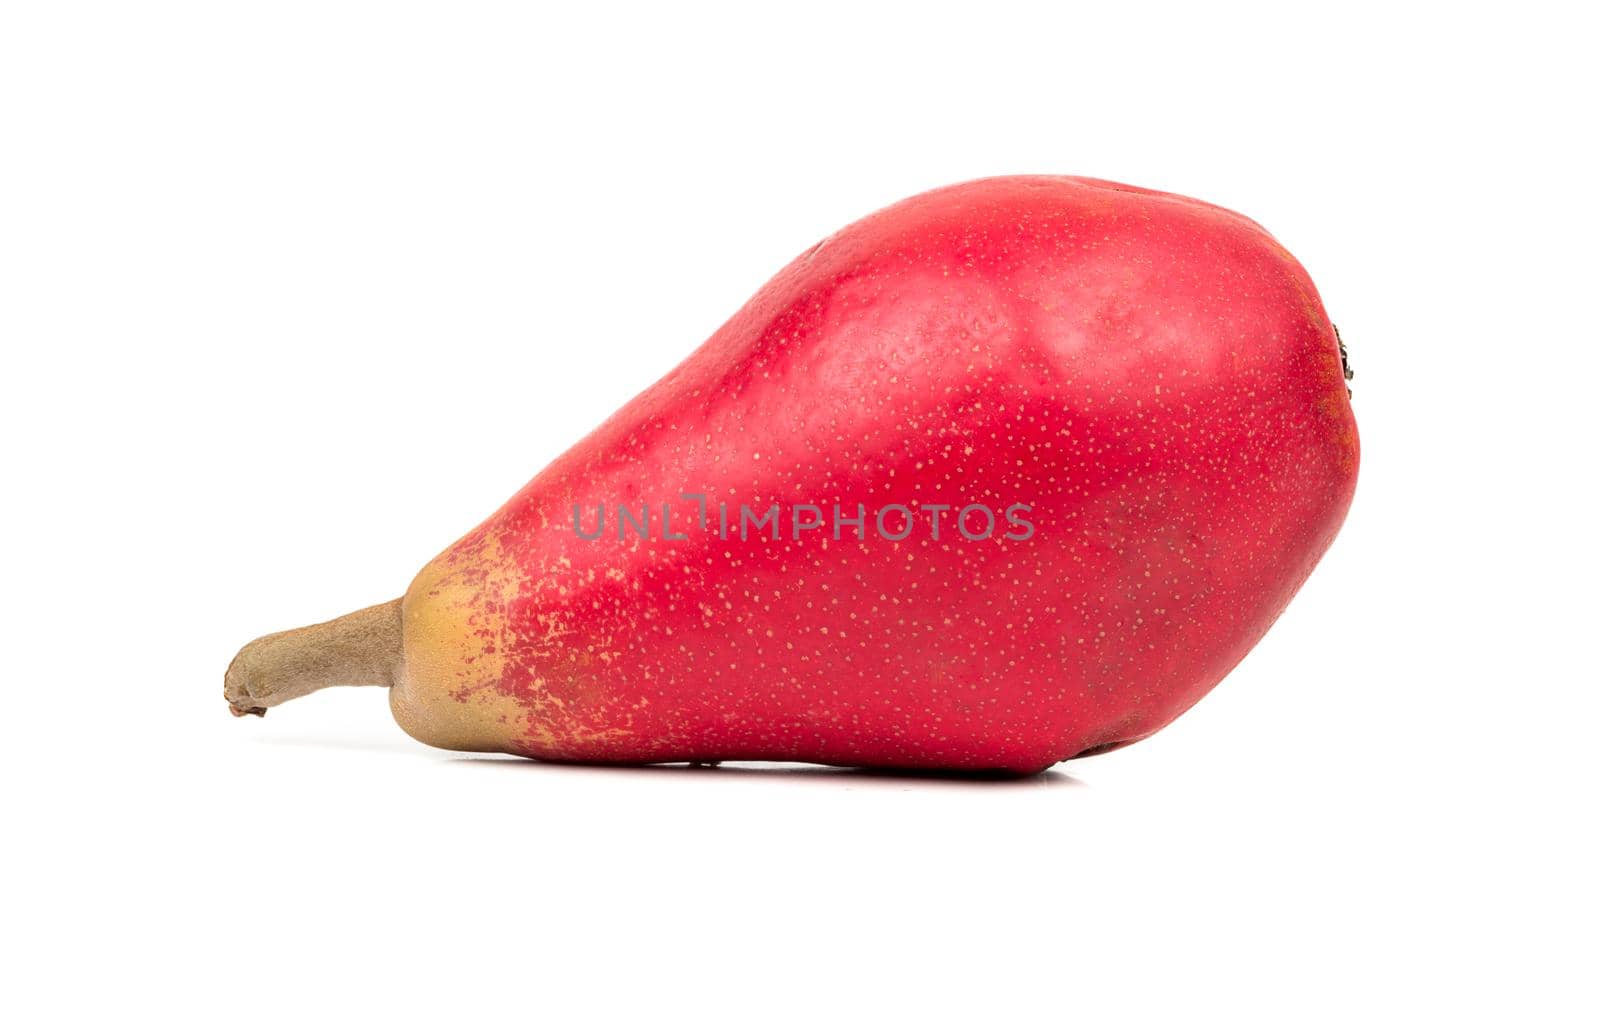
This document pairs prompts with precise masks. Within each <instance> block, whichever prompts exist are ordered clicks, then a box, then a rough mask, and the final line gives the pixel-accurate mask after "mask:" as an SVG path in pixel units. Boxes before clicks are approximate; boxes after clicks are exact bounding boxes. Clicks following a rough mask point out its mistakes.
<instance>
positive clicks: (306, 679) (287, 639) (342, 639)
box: [222, 600, 400, 715]
mask: <svg viewBox="0 0 1600 1035" xmlns="http://www.w3.org/2000/svg"><path fill="white" fill-rule="evenodd" d="M399 667H400V601H399V600H391V601H389V602H388V603H387V604H378V605H376V606H375V607H368V608H364V609H362V610H360V611H356V612H354V613H353V614H348V615H345V616H344V617H343V618H335V619H334V620H333V621H331V622H323V623H322V624H320V625H308V626H306V627H305V628H303V629H290V630H289V631H287V632H280V633H273V634H272V635H270V636H263V637H261V638H260V639H258V640H252V641H250V642H249V643H247V644H245V646H244V649H243V650H241V651H239V653H238V654H237V655H236V656H235V657H234V659H233V664H231V665H229V666H228V672H227V674H226V675H224V676H223V677H222V686H223V691H222V694H223V696H224V697H225V698H227V700H228V708H229V710H230V711H232V712H233V714H235V715H265V714H267V709H268V708H269V707H272V706H274V705H279V704H282V703H284V702H285V701H292V700H294V699H295V698H296V697H304V696H305V695H306V694H309V693H311V692H312V691H313V690H321V689H322V688H323V687H327V686H393V685H394V680H395V674H396V672H397V671H398V670H399Z"/></svg>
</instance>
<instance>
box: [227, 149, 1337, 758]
mask: <svg viewBox="0 0 1600 1035" xmlns="http://www.w3.org/2000/svg"><path fill="white" fill-rule="evenodd" d="M530 373H531V371H530ZM1346 376H1347V371H1346V368H1345V367H1344V364H1343V362H1342V351H1341V346H1340V344H1339V342H1338V339H1337V335H1336V333H1335V331H1334V328H1333V326H1332V324H1330V323H1329V321H1328V316H1327V314H1326V313H1325V312H1324V310H1323V307H1322V302H1321V300H1320V299H1319V297H1318V295H1317V291H1316V289H1315V288H1314V287H1313V286H1312V283H1311V280H1310V278H1309V277H1308V276H1307V275H1306V273H1305V271H1304V270H1303V269H1302V268H1301V267H1300V265H1299V264H1298V263H1297V262H1296V261H1295V260H1294V258H1293V257H1292V256H1290V255H1289V253H1288V252H1287V251H1285V250H1284V249H1283V247H1282V246H1280V245H1279V244H1278V243H1277V242H1276V241H1275V240H1273V239H1272V237H1270V236H1269V235H1268V234H1267V233H1266V231H1264V230H1263V229H1262V228H1261V227H1259V226H1257V225H1256V224H1255V223H1253V222H1251V221H1250V220H1248V219H1245V218H1244V217H1242V216H1239V215H1236V214H1235V213H1233V212H1230V211H1227V210H1225V209H1221V208H1217V207H1215V206H1212V205H1207V204H1204V203H1202V202H1198V201H1193V200H1191V199H1188V198H1183V197H1178V196H1176V195H1172V194H1163V193H1159V192H1155V191H1148V190H1141V189H1138V188H1134V187H1127V186H1122V185H1119V184H1113V183H1107V182H1103V181H1099V180H1088V179H1077V178H1071V177H1057V176H1018V177H1005V178H998V179H989V180H981V181H977V182H973V183H965V184H960V185H957V186H953V187H947V188H944V189H942V190H936V191H932V192H930V193H927V194H922V195H919V196H917V197H914V198H911V199H909V200H906V201H903V202H900V203H899V204H897V205H894V206H892V207H890V208H887V209H884V210H882V211H880V212H878V213H876V214H874V215H871V216H868V217H867V218H865V219H863V220H861V221H860V222H857V223H855V224H852V225H851V226H849V227H846V228H845V229H843V230H841V231H839V232H838V233H836V234H834V235H833V236H832V237H829V238H828V239H826V240H825V241H823V242H821V243H820V244H818V245H816V246H815V247H813V248H811V249H809V250H808V251H807V252H806V253H805V254H803V255H801V256H800V257H799V258H797V259H795V260H794V261H793V262H792V263H790V264H789V265H788V266H787V267H786V268H784V269H783V270H782V271H781V272H779V273H778V275H777V276H775V277H774V278H773V279H772V280H771V281H769V282H768V283H767V284H766V286H765V287H763V288H762V289H761V290H760V291H759V292H757V293H756V295H755V297H754V298H752V299H751V300H750V301H749V302H748V303H747V304H746V305H745V306H744V308H742V309H741V310H740V311H739V312H738V313H736V314H734V316H733V318H732V319H731V320H729V321H728V322H727V323H726V324H725V325H724V326H723V327H722V328H721V329H720V330H718V331H717V332H716V333H715V334H713V335H712V336H711V338H710V340H708V341H707V342H706V343H705V344H704V345H702V346H701V347H700V348H699V349H698V350H697V351H695V352H694V353H693V354H692V355H690V356H689V358H688V359H686V360H685V361H684V362H683V363H682V364H680V365H679V366H678V367H677V368H676V369H674V370H673V371H671V372H670V373H669V374H667V375H666V376H665V377H663V378H662V379H661V380H660V381H659V382H657V383H656V384H655V385H654V386H653V387H651V388H650V389H648V390H647V391H645V392H644V393H643V394H641V395H640V396H638V397H637V398H636V399H634V400H633V401H632V402H630V403H628V404H627V405H626V406H624V407H623V408H622V409H621V410H620V411H618V412H617V413H616V414H614V415H613V416H612V417H611V418H610V419H609V420H607V421H606V422H605V423H604V424H602V425H601V426H600V427H599V428H598V429H596V430H595V431H593V432H592V433H590V434H589V435H588V436H587V437H585V438H583V439H582V440H581V441H579V442H578V443H577V444H576V445H575V446H573V447H572V448H571V449H569V450H568V451H567V452H566V453H565V454H564V455H562V456H561V457H560V458H559V459H557V460H556V461H555V462H554V463H552V464H551V465H550V466H549V467H547V468H545V469H544V470H543V471H542V472H540V473H539V474H538V475H537V476H536V477H535V478H534V479H533V481H531V482H529V483H528V484H527V486H525V487H524V488H523V489H522V491H520V492H519V493H517V494H516V496H514V497H513V498H512V499H511V500H510V501H509V502H508V503H506V504H505V506H503V507H502V508H501V509H500V510H499V511H498V512H496V513H495V514H494V515H492V516H491V517H490V518H489V519H488V520H487V521H485V522H484V523H483V524H482V525H480V526H478V527H477V528H476V529H474V530H473V531H471V532H470V533H468V534H467V535H466V536H465V537H464V538H462V539H461V540H460V541H459V542H457V543H456V544H455V545H453V546H451V547H450V548H449V549H447V550H446V551H445V552H444V553H443V554H441V555H440V556H439V557H438V558H437V559H435V560H434V561H433V562H432V563H430V564H429V565H428V566H427V567H426V568H424V569H423V570H422V572H421V573H420V574H419V575H418V576H417V578H416V579H415V581H413V582H412V584H411V587H410V589H409V590H408V591H407V593H406V595H405V596H404V597H403V598H402V599H400V600H397V601H394V602H391V603H389V604H384V605H379V606H378V607H375V608H369V609H368V610H366V611H362V612H358V613H356V614H354V615H350V616H347V617H346V618H343V619H339V620H336V621H334V622H330V623H326V624H324V625H321V626H313V627H310V628H308V629H302V630H295V631H292V632H288V633H279V634H277V635H275V636H269V637H265V638H263V639H261V640H257V641H255V642H254V643H252V644H250V645H249V646H247V647H246V648H245V649H244V650H243V651H241V652H240V654H239V656H238V657H237V658H236V659H235V661H234V663H233V666H232V667H231V668H230V669H229V671H228V675H227V677H226V681H225V684H226V694H227V697H228V700H229V702H230V704H231V705H232V706H233V708H234V711H235V712H236V713H237V714H244V713H256V714H260V713H262V712H263V711H264V710H265V708H266V707H268V706H272V705H276V704H278V703H281V702H282V701H285V700H288V699H290V698H293V697H296V696H300V695H301V694H304V693H307V692H309V691H310V690H313V689H316V688H317V687H320V686H326V685H333V684H343V683H360V684H377V685H389V686H391V687H392V690H391V692H390V702H391V704H392V706H393V710H394V714H395V716H396V718H397V719H398V720H399V722H400V724H401V725H402V726H403V727H404V728H405V729H406V731H407V732H409V733H410V734H412V735H413V736H415V737H417V738H418V739H420V740H423V741H425V742H427V743H429V744H434V745H437V746H439V747H444V748H453V749H458V750H468V751H503V752H510V753H513V754H519V755H527V756H531V757H534V758H543V759H560V760H567V761H589V762H624V763H637V762H668V761H707V762H709V761H719V760H731V759H767V760H793V761H810V762H823V763H830V764H835V765H852V766H898V767H917V768H949V769H997V770H1009V771H1014V772H1034V771H1037V770H1040V769H1043V768H1045V767H1047V766H1049V765H1051V764H1053V763H1055V762H1057V761H1060V760H1062V759H1067V758H1072V757H1074V756H1078V755H1083V754H1088V753H1092V752H1097V751H1105V750H1108V749H1111V748H1115V747H1120V746H1122V745H1125V744H1128V743H1131V742H1133V741H1136V740H1139V739H1141V738H1143V737H1147V736H1149V735H1150V734H1151V733H1154V732H1155V731H1156V730H1158V729H1160V728H1161V727H1163V726H1165V725H1166V724H1167V723H1169V722H1171V721H1172V720H1173V719H1175V718H1176V717H1177V716H1179V715H1180V714H1182V713H1183V712H1184V711H1185V710H1186V709H1187V708H1189V707H1190V706H1191V705H1193V704H1194V703H1195V702H1196V701H1197V700H1199V699H1200V697H1201V696H1202V695H1204V694H1205V693H1206V692H1207V691H1208V690H1210V689H1211V688H1212V687H1213V686H1214V685H1216V683H1217V682H1218V681H1219V680H1220V679H1221V678H1222V677H1223V676H1224V675H1225V674H1226V673H1227V672H1228V671H1229V670H1230V669H1232V668H1233V667H1234V666H1235V665H1236V664H1238V662H1239V661H1240V659H1241V658H1243V657H1244V655H1245V653H1246V652H1247V651H1248V650H1249V649H1250V648H1251V647H1252V646H1253V645H1254V644H1255V643H1256V641H1257V640H1259V639H1260V638H1261V636H1262V635H1263V634H1264V633H1265V632H1266V631H1267V628H1268V626H1270V625H1271V624H1272V622H1273V620H1274V619H1275V618H1276V617H1277V616H1278V615H1279V614H1280V613H1281V612H1282V611H1283V609H1284V608H1285V607H1286V606H1287V605H1288V603H1289V600H1290V598H1291V597H1292V596H1293V595H1294V593H1295V591H1296V590H1297V589H1298V588H1299V587H1300V585H1301V584H1302V583H1303V582H1304V581H1305V579H1306V577H1307V575H1309V574H1310V572H1311V569H1312V567H1313V566H1314V565H1315V564H1316V562H1317V560H1318V559H1319V558H1320V557H1321V556H1322V554H1323V552H1324V551H1325V550H1326V549H1327V547H1328V545H1329V543H1330V542H1331V541H1332V540H1333V537H1334V535H1335V533H1336V532H1337V531H1338V529H1339V526H1340V523H1341V522H1342V521H1343V519H1344V515H1345V512H1346V510H1347V509H1348V507H1349V505H1350V500H1351V496H1352V494H1353V492H1354V489H1355V482H1356V469H1357V462H1358V446H1357V439H1356V426H1355V420H1354V417H1353V416H1352V414H1351V410H1350V404H1349V400H1348V393H1347V391H1346V388H1345V378H1346Z"/></svg>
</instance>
